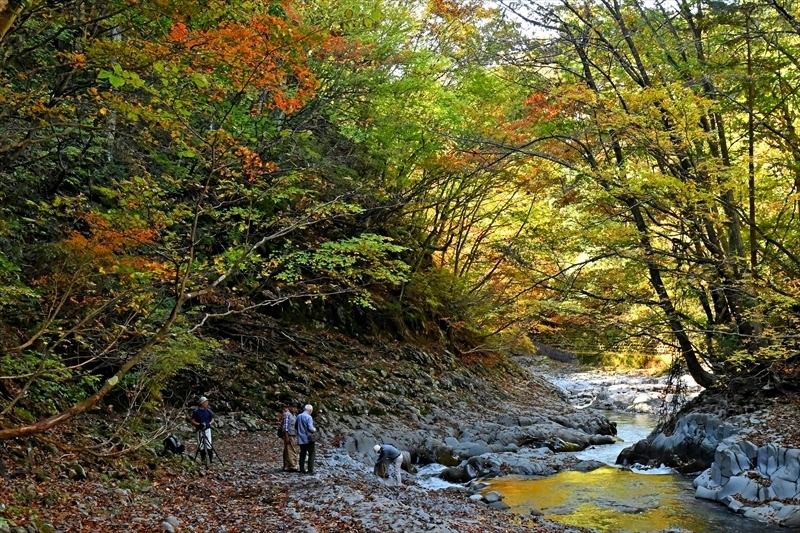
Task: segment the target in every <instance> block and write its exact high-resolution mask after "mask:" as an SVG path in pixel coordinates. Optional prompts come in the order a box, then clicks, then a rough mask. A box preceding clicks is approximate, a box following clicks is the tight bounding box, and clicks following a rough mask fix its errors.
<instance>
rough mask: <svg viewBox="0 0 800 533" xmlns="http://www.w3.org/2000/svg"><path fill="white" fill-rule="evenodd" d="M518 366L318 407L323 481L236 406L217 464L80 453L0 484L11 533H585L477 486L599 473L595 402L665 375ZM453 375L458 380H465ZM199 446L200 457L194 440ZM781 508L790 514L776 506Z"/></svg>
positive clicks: (643, 391)
mask: <svg viewBox="0 0 800 533" xmlns="http://www.w3.org/2000/svg"><path fill="white" fill-rule="evenodd" d="M516 363H517V364H518V365H519V367H521V368H516V369H515V370H514V371H513V374H510V375H509V377H508V379H506V380H503V382H502V384H501V385H497V384H491V383H490V381H489V380H484V379H475V380H473V381H471V382H470V383H469V384H468V385H469V387H468V388H466V387H463V388H462V387H458V388H459V389H462V392H463V393H462V394H450V393H448V392H447V391H446V390H442V389H441V388H437V382H436V379H435V378H433V377H431V376H432V375H428V374H426V376H428V377H429V378H430V379H431V383H429V387H428V389H427V391H428V392H429V394H430V396H429V397H428V400H429V401H428V402H414V401H409V400H402V398H401V399H400V401H398V402H396V403H394V404H393V405H394V407H393V408H390V409H388V410H386V411H383V410H379V409H377V408H376V407H375V403H374V401H373V400H374V399H375V397H374V395H373V397H370V396H360V395H358V394H356V395H355V396H354V400H355V401H357V405H363V406H364V409H363V414H356V413H353V412H348V410H341V409H337V408H336V406H335V404H334V403H332V402H331V401H330V400H329V401H328V402H327V403H326V404H324V405H323V404H318V406H319V408H318V410H316V411H315V418H316V421H317V425H318V426H319V427H320V428H322V431H323V440H322V442H321V443H320V444H319V445H318V446H319V448H318V449H319V451H318V466H317V468H316V472H315V474H313V475H300V474H293V473H283V472H281V471H280V462H281V459H280V442H279V441H278V439H277V438H276V437H275V436H274V431H273V428H272V423H271V422H269V421H267V420H265V419H259V418H258V417H253V416H252V415H242V414H236V413H228V414H224V415H220V417H219V421H220V422H221V428H220V429H221V430H222V435H221V438H220V439H219V440H217V443H216V447H217V448H218V450H219V452H220V455H221V456H222V458H223V459H224V461H225V464H224V465H221V464H216V465H214V466H213V467H212V468H211V469H210V470H209V471H207V472H202V471H200V470H199V469H198V467H197V465H196V464H195V463H192V462H191V461H190V460H187V459H186V458H185V457H184V458H179V457H173V458H171V459H168V460H164V459H159V460H155V458H154V460H153V461H151V462H147V463H146V464H141V463H140V464H138V465H129V466H128V467H127V468H125V469H123V468H121V467H120V468H118V469H117V470H116V471H115V470H114V469H109V468H108V467H104V468H103V469H102V470H97V471H95V470H93V469H91V468H87V469H86V470H87V471H86V472H85V475H83V474H82V475H77V474H75V475H73V474H72V472H75V471H76V469H80V471H83V468H82V467H80V464H79V461H77V460H76V461H74V462H72V463H69V464H70V465H72V466H70V468H69V469H68V470H67V471H64V470H62V473H60V474H59V473H58V472H57V471H53V473H52V475H49V474H48V473H47V472H43V468H41V467H40V468H39V469H37V468H31V469H29V470H27V471H23V472H22V474H21V475H18V476H11V479H7V480H6V483H4V484H3V485H2V486H0V501H2V502H3V504H2V506H0V533H7V532H14V533H36V532H43V533H44V532H48V533H49V532H53V531H62V532H72V531H97V532H104V531H127V532H140V531H142V532H144V531H149V532H152V531H159V530H161V531H168V532H169V531H192V532H248V531H253V532H255V531H276V532H277V531H292V532H298V531H300V532H308V533H313V532H340V531H341V532H345V531H359V532H360V531H363V532H367V531H369V532H373V531H374V532H385V531H402V532H408V533H416V532H427V531H434V532H437V531H438V532H464V533H472V532H475V533H477V532H494V531H497V532H500V531H503V532H525V531H533V532H572V533H577V532H582V531H587V530H586V529H583V528H580V527H576V526H566V525H563V524H559V523H555V522H551V521H548V520H545V519H544V518H542V517H541V516H538V515H531V516H520V515H514V514H511V513H508V512H507V511H504V510H503V508H504V507H505V506H504V504H503V502H502V497H501V495H491V494H480V493H479V492H480V491H481V489H482V488H483V485H482V484H481V481H480V480H481V478H485V479H491V478H493V477H496V476H505V475H507V474H517V475H523V476H527V475H550V474H554V473H557V472H564V471H569V470H582V471H585V470H591V469H593V468H597V467H598V466H600V463H593V462H587V461H581V460H580V459H579V458H577V457H576V456H575V453H574V452H576V451H578V450H582V449H585V448H587V447H589V446H602V445H603V444H605V443H608V442H612V441H613V440H614V434H615V426H614V424H613V423H611V422H609V420H608V419H607V418H606V417H605V416H604V414H603V411H601V410H597V409H596V408H597V407H606V408H616V409H622V408H625V409H628V410H630V411H640V412H641V411H646V412H652V411H654V410H657V408H658V405H659V404H658V402H657V398H659V397H663V393H664V383H663V378H654V377H651V376H649V375H647V374H645V373H638V374H635V375H626V376H618V375H609V374H604V373H598V372H588V373H585V374H576V371H577V369H576V367H574V366H565V365H558V364H554V363H550V362H549V361H545V360H544V359H541V358H536V357H521V358H517V360H516ZM376 375H381V374H380V373H377V372H376ZM545 375H547V376H549V378H550V379H551V380H552V381H553V382H555V383H556V384H558V385H554V384H553V383H552V382H550V381H548V380H546V379H544V378H543V377H542V376H545ZM354 376H356V375H355V374H354ZM387 376H388V380H387V383H386V384H385V386H383V388H382V389H381V390H380V394H379V395H378V397H379V398H380V399H382V400H384V401H388V400H389V399H391V389H392V387H395V388H397V387H405V386H408V383H409V381H408V380H406V381H404V380H403V378H402V376H400V377H399V378H398V379H397V380H396V381H395V382H392V375H391V374H387ZM411 376H412V378H409V379H413V380H414V381H413V384H414V386H415V387H421V384H420V381H422V382H424V381H425V380H419V379H417V375H416V374H414V375H411ZM450 376H451V377H450V379H451V381H453V383H454V384H455V381H456V380H457V378H458V375H456V374H451V375H450ZM568 376H569V379H567V378H568ZM354 379H357V376H356V378H354ZM626 383H627V384H628V386H627V387H626V386H625V384H626ZM456 385H457V384H456ZM419 390H423V389H419ZM689 393H690V395H695V394H696V391H691V390H690V392H689ZM347 394H352V392H351V393H347ZM431 398H432V399H433V400H432V401H431ZM384 405H386V404H385V403H384ZM713 405H717V406H718V407H719V404H713ZM350 411H351V410H350ZM370 412H372V413H373V414H370ZM729 412H732V410H730V411H729ZM748 415H749V416H750V418H748V419H747V420H748V421H751V422H752V420H757V421H759V422H760V420H761V419H764V418H767V417H768V416H769V417H772V416H782V415H778V414H769V415H766V414H765V412H762V411H760V410H758V409H753V410H752V411H751V413H748ZM756 417H760V418H756ZM767 419H768V420H776V419H775V418H767ZM759 427H760V428H761V430H759V429H758V428H759ZM184 430H185V431H187V432H188V428H184ZM725 431H727V430H723V431H722V434H721V435H722V439H723V440H724V439H725ZM769 431H773V430H772V429H770V430H769ZM737 432H738V434H744V435H750V436H753V435H764V434H766V433H765V432H764V427H763V425H761V424H751V426H750V427H739V428H737ZM770 435H774V433H770ZM777 437H778V438H786V439H788V438H789V437H782V436H780V435H778V436H777ZM378 442H380V443H392V444H396V445H397V446H398V447H400V448H402V449H404V450H407V451H409V452H410V453H411V455H412V457H413V461H414V462H415V463H417V464H418V465H420V466H421V465H423V464H425V463H437V464H440V465H444V466H445V467H446V469H445V470H443V471H442V472H437V473H436V474H438V475H439V476H440V477H441V478H442V479H441V483H440V486H446V487H447V488H442V489H440V490H431V489H430V488H429V487H430V486H431V483H430V482H425V481H424V480H423V475H420V477H417V475H416V474H414V473H405V472H404V474H403V477H404V484H403V486H402V487H398V486H394V482H393V481H392V480H391V479H390V480H384V479H380V478H378V477H376V476H375V475H373V473H372V463H373V461H374V452H373V451H372V447H373V446H374V444H375V443H378ZM761 444H762V443H759V445H761ZM189 448H190V449H189V453H190V455H191V453H192V446H191V444H190V446H189ZM748 450H749V449H748ZM748 450H743V451H742V450H740V449H735V448H733V447H731V448H730V453H731V454H732V455H733V457H736V458H737V461H738V459H740V457H739V455H744V456H746V457H748V458H750V455H753V454H752V453H749V452H748ZM154 451H155V450H154ZM739 451H742V452H743V453H742V454H739V453H738V452H739ZM750 451H752V450H750ZM754 453H755V456H754V458H751V459H750V460H751V463H752V462H753V461H755V462H756V463H758V464H759V465H760V459H758V458H759V457H761V455H764V457H766V459H765V461H764V465H765V468H766V470H765V475H766V476H771V475H772V474H774V471H773V472H772V473H770V468H772V467H771V466H770V465H771V464H772V463H771V462H770V457H773V456H775V454H771V455H770V453H767V452H764V453H762V452H759V451H756V452H754ZM765 453H766V455H765ZM760 454H761V455H760ZM729 455H730V454H729ZM789 455H791V454H789ZM786 456H787V454H784V457H786ZM775 457H777V456H775ZM775 460H776V461H777V458H776V459H775ZM62 462H63V461H62ZM731 464H732V463H731V462H730V461H728V462H727V463H726V465H728V466H730V465H731ZM737 464H741V463H740V462H738V463H737ZM776 464H777V465H778V467H779V468H783V470H782V471H783V472H784V473H785V471H786V470H787V469H789V468H790V466H789V464H788V463H786V461H785V460H784V463H776ZM792 464H793V463H792ZM728 470H730V472H729V471H728ZM132 474H133V475H132ZM728 474H730V475H728ZM737 474H741V472H739V471H737V472H735V473H734V472H733V469H731V468H728V467H727V466H726V468H725V469H719V470H718V471H712V472H711V473H710V474H709V475H708V476H706V478H707V479H708V480H711V481H713V482H714V483H717V484H719V482H720V481H721V480H722V478H723V477H727V479H728V480H731V479H734V478H735V477H736V476H737ZM703 479H705V478H703ZM428 481H430V479H429V480H428ZM446 481H449V482H452V483H454V484H448V483H446ZM748 490H749V489H748ZM484 492H485V491H484ZM728 492H730V493H731V494H732V491H728ZM731 494H727V493H726V496H731ZM747 494H749V492H748V493H747ZM714 497H715V498H717V495H716V494H715V496H714ZM733 500H736V497H735V496H733V497H732V500H731V501H733ZM737 501H738V500H737ZM726 504H728V505H729V506H730V504H729V502H728V503H726ZM772 509H773V510H775V511H776V512H778V511H780V508H779V507H778V506H777V505H774V506H773V507H772ZM745 512H746V510H745ZM783 514H786V511H784V513H783ZM781 516H783V515H781ZM4 517H5V518H4ZM23 528H24V529H23Z"/></svg>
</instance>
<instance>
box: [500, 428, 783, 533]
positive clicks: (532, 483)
mask: <svg viewBox="0 0 800 533" xmlns="http://www.w3.org/2000/svg"><path fill="white" fill-rule="evenodd" d="M607 416H608V417H609V419H611V420H613V421H614V422H616V423H617V431H618V435H619V437H620V438H621V439H623V440H622V441H621V442H618V443H616V444H611V445H605V446H594V447H592V448H590V449H587V450H584V451H583V452H580V453H578V454H576V455H577V456H578V457H580V458H581V459H587V460H588V459H593V460H596V461H602V462H604V463H607V464H609V465H613V464H614V461H615V460H616V458H617V455H618V454H619V452H620V451H621V450H622V449H623V448H625V447H627V446H630V445H631V444H632V443H634V442H636V441H637V440H640V439H642V438H645V437H646V436H647V435H648V434H649V433H650V430H651V429H652V428H653V426H654V425H655V420H654V419H653V418H652V417H650V416H648V415H634V414H624V413H612V414H609V415H607ZM488 483H490V484H491V485H490V487H489V488H488V489H487V491H490V490H496V491H498V492H500V493H502V494H504V495H505V499H504V500H503V501H504V502H505V503H507V504H508V505H510V506H511V511H512V512H515V513H523V514H527V513H529V512H530V510H531V509H534V508H535V509H538V510H539V511H541V512H542V513H544V516H545V517H547V518H549V519H552V520H556V521H559V522H563V523H567V524H572V525H578V526H584V527H591V528H594V529H596V530H597V531H599V532H603V533H606V532H607V533H618V532H619V533H621V532H630V533H639V532H646V531H655V530H660V529H667V528H682V529H688V530H691V531H694V532H696V533H723V532H724V533H731V532H739V531H741V532H747V533H762V532H767V531H783V532H784V533H785V532H786V531H787V530H786V529H784V528H779V527H777V526H772V525H768V524H763V523H760V522H756V521H755V520H749V519H745V518H743V517H741V516H739V515H736V514H733V513H731V512H730V511H728V510H727V508H726V507H724V506H723V505H721V504H717V503H713V502H709V501H706V500H700V499H696V498H695V497H694V488H693V487H692V481H691V479H690V478H687V477H685V476H682V475H679V474H676V473H674V472H672V471H671V470H669V469H666V468H662V469H655V470H643V471H637V470H627V469H622V468H618V467H614V466H607V467H603V468H600V469H598V470H595V471H593V472H573V471H567V472H561V473H559V474H557V475H555V476H551V477H547V478H530V477H519V476H508V477H503V478H497V479H491V480H488Z"/></svg>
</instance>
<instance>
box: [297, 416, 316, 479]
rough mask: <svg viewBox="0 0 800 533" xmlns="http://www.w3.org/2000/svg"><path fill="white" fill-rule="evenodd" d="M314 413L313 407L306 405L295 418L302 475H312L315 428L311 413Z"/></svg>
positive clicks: (314, 452)
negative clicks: (306, 465)
mask: <svg viewBox="0 0 800 533" xmlns="http://www.w3.org/2000/svg"><path fill="white" fill-rule="evenodd" d="M312 412H314V407H313V406H311V405H306V406H305V409H304V410H303V412H302V413H300V415H299V416H298V417H297V444H299V445H300V472H301V473H302V474H306V473H308V474H313V473H314V456H315V454H316V451H315V443H314V441H315V440H316V436H315V435H314V433H316V432H317V428H315V427H314V419H313V418H311V413H312ZM306 456H308V470H306V469H305V468H304V467H305V464H306Z"/></svg>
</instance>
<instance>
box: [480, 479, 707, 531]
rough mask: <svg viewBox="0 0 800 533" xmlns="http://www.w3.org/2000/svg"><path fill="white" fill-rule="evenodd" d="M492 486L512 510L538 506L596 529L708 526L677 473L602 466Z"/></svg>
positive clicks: (549, 514) (700, 528) (551, 514)
mask: <svg viewBox="0 0 800 533" xmlns="http://www.w3.org/2000/svg"><path fill="white" fill-rule="evenodd" d="M490 490H496V491H498V492H500V493H502V494H504V495H505V499H504V500H503V501H504V502H505V503H507V504H508V505H510V506H511V507H512V508H513V509H512V510H513V511H514V512H518V513H528V512H530V510H531V509H533V508H536V509H538V510H540V511H542V512H543V513H544V515H545V517H547V518H551V519H553V520H558V521H559V522H563V523H567V524H572V525H576V526H584V527H592V528H595V529H597V530H598V531H608V532H611V531H632V532H633V531H653V530H657V529H666V528H670V527H682V528H685V529H691V530H694V531H707V529H706V524H705V522H704V521H703V520H702V518H700V517H698V516H692V514H691V513H690V512H687V511H686V510H684V509H683V506H682V505H681V499H682V498H681V495H682V492H683V491H684V490H685V488H684V487H681V486H680V485H678V484H676V483H675V480H674V479H673V476H670V475H664V476H643V475H640V474H635V473H633V472H629V471H625V470H619V469H617V468H612V467H603V468H600V469H598V470H595V471H593V472H562V473H560V474H557V475H555V476H552V477H548V478H544V479H536V480H531V479H525V478H519V477H516V478H514V477H506V478H502V479H496V480H492V485H491V487H490Z"/></svg>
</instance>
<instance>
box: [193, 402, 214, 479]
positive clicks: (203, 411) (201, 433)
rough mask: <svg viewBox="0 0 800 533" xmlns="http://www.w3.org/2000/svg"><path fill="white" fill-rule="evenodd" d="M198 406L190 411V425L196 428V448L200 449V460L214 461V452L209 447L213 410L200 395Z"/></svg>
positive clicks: (204, 461) (204, 462)
mask: <svg viewBox="0 0 800 533" xmlns="http://www.w3.org/2000/svg"><path fill="white" fill-rule="evenodd" d="M198 402H199V403H200V406H199V407H198V408H197V409H195V410H194V412H192V425H193V426H194V427H195V429H196V430H197V449H198V450H199V451H200V461H202V462H203V464H206V455H208V463H209V464H211V463H213V462H214V452H213V450H212V449H211V423H212V422H213V421H214V412H213V411H212V410H211V409H209V408H208V398H206V397H205V396H200V399H199V400H198Z"/></svg>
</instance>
